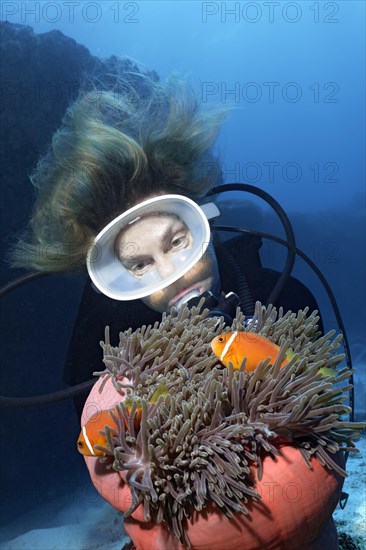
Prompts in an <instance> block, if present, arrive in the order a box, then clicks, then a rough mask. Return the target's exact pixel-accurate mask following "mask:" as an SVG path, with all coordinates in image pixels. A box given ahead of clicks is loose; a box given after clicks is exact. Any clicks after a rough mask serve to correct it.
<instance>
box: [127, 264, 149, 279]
mask: <svg viewBox="0 0 366 550" xmlns="http://www.w3.org/2000/svg"><path fill="white" fill-rule="evenodd" d="M150 265H151V264H150V262H148V261H144V262H139V263H138V264H135V265H133V266H132V267H131V268H130V271H131V272H132V273H133V274H134V275H136V276H139V275H143V274H144V273H145V272H146V271H147V270H148V269H149V267H150Z"/></svg>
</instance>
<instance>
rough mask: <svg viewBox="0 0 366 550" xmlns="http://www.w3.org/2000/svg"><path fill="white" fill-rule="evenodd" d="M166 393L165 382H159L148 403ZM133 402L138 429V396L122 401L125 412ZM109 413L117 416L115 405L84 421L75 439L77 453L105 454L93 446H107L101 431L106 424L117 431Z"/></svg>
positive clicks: (87, 454) (136, 427) (139, 411)
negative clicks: (76, 439)
mask: <svg viewBox="0 0 366 550" xmlns="http://www.w3.org/2000/svg"><path fill="white" fill-rule="evenodd" d="M167 393H168V390H167V387H166V386H165V384H164V383H161V384H159V386H158V387H157V389H156V390H155V392H154V393H153V395H152V396H151V399H150V401H149V404H154V403H156V402H157V401H158V399H159V397H160V396H161V395H163V396H164V397H165V396H166V394H167ZM134 403H136V416H135V419H134V425H135V429H136V430H138V428H139V426H140V424H141V417H142V408H141V406H139V405H141V402H140V398H139V397H128V398H127V399H126V400H125V401H124V405H125V407H126V411H127V413H129V412H130V411H131V409H132V406H133V404H134ZM111 413H112V414H115V416H117V412H116V407H114V408H113V409H108V410H104V411H99V412H98V413H96V414H94V415H93V416H92V417H91V418H90V419H89V420H88V422H86V424H85V425H84V426H83V427H82V429H81V432H80V435H79V438H78V441H77V448H78V451H79V453H81V454H82V455H84V456H98V457H100V456H106V453H104V452H103V451H102V450H101V449H95V446H96V445H97V446H100V447H107V438H106V435H105V433H103V432H104V430H105V427H106V426H109V427H110V428H111V429H112V430H114V431H115V432H116V433H117V431H118V427H117V425H116V423H115V421H114V420H113V417H112V414H111ZM125 427H126V428H128V426H127V423H126V421H125Z"/></svg>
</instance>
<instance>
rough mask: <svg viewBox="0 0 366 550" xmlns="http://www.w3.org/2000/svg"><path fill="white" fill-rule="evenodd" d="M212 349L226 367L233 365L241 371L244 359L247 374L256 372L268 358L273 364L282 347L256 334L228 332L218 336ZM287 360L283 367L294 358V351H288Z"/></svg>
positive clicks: (212, 344)
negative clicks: (245, 359) (261, 362)
mask: <svg viewBox="0 0 366 550" xmlns="http://www.w3.org/2000/svg"><path fill="white" fill-rule="evenodd" d="M211 347H212V350H213V352H214V354H215V355H216V357H217V358H218V359H219V360H220V361H221V363H223V364H224V365H225V367H228V366H229V363H232V365H233V368H234V369H239V368H240V365H241V364H242V361H243V359H244V357H246V358H247V361H246V367H245V370H246V372H252V371H254V370H255V369H256V368H257V366H258V363H259V362H260V361H264V360H265V359H267V358H268V357H269V358H270V359H271V363H272V364H273V363H274V361H275V360H276V358H277V356H278V354H279V351H280V347H279V346H277V345H276V344H274V343H273V342H271V341H270V340H268V339H267V338H265V337H264V336H261V335H260V334H256V333H254V332H240V331H238V330H237V331H235V332H226V333H224V334H220V335H219V336H216V338H214V339H213V340H212V342H211ZM286 355H287V358H286V359H285V360H284V361H283V363H282V365H281V367H283V366H284V365H285V364H286V363H287V362H288V361H289V360H290V359H291V357H293V355H294V353H293V351H292V350H287V352H286Z"/></svg>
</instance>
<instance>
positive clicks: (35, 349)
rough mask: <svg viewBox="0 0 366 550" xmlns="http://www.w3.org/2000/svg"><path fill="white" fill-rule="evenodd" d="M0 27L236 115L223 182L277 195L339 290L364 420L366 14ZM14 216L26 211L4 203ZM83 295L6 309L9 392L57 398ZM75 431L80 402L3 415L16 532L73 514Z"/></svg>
mask: <svg viewBox="0 0 366 550" xmlns="http://www.w3.org/2000/svg"><path fill="white" fill-rule="evenodd" d="M1 19H3V20H8V21H10V22H14V23H21V24H25V25H29V26H31V27H32V28H33V29H34V31H35V32H36V33H44V32H48V31H50V30H53V29H58V30H60V31H62V32H63V33H64V34H65V35H67V36H69V37H72V38H74V39H75V40H76V41H77V42H78V43H80V44H83V45H85V46H86V47H87V48H88V49H89V50H90V52H91V53H92V54H93V55H96V56H100V57H109V56H110V55H118V56H128V57H131V58H133V59H135V60H137V61H138V62H140V63H141V64H142V66H145V67H146V68H148V69H155V70H156V71H157V73H158V74H159V75H160V76H162V77H164V76H166V75H168V74H169V73H170V72H171V71H173V70H177V71H179V72H181V73H183V74H186V75H188V76H189V78H190V80H191V81H192V83H193V85H194V87H195V88H196V89H197V90H198V92H199V94H200V95H201V97H202V100H203V101H207V102H222V103H225V104H230V106H231V107H232V114H231V116H230V118H229V119H228V121H227V122H226V123H225V124H224V126H223V130H222V133H221V135H220V138H219V141H218V145H217V149H218V152H219V154H220V156H221V158H222V162H223V172H224V178H225V181H226V182H231V181H241V182H246V183H251V184H253V185H257V186H259V187H261V188H263V189H265V190H266V191H267V192H269V193H271V194H272V195H273V196H274V197H275V199H276V200H277V201H278V202H279V203H280V204H281V205H282V206H283V208H284V209H285V210H286V211H287V213H288V215H289V216H290V219H291V221H292V222H293V225H294V228H295V232H296V237H297V240H298V245H299V246H300V248H302V249H303V250H304V252H306V253H307V254H308V255H309V256H310V258H311V259H312V260H313V261H315V263H316V264H317V265H318V267H319V268H320V269H321V270H322V271H323V272H324V274H325V275H326V277H327V278H328V280H329V283H330V284H331V286H332V288H333V290H334V293H335V295H336V298H337V301H338V303H339V306H340V310H341V313H342V316H343V319H344V323H345V326H346V329H347V331H348V333H349V337H350V341H351V351H352V352H353V356H354V359H355V366H356V368H357V367H358V372H357V373H356V382H357V384H356V399H357V402H356V411H357V412H358V414H359V415H361V416H362V415H363V414H364V411H365V405H364V396H365V368H366V367H365V365H366V358H365V340H364V335H365V328H366V327H365V314H364V312H365V306H366V298H365V283H364V281H365V280H366V273H365V131H364V120H365V108H364V96H365V81H364V67H365V53H364V51H365V50H364V41H365V40H364V37H365V4H364V2H362V1H343V2H267V3H266V2H199V1H186V2H183V1H182V2H181V1H177V2H165V1H161V2H159V1H154V2H115V1H109V0H106V1H103V2H88V1H84V2H76V3H75V5H73V6H70V3H68V2H62V1H57V2H55V1H54V2H29V1H27V2H3V3H2V4H1ZM246 198H247V199H248V200H249V199H250V200H252V198H251V197H246ZM234 202H235V201H234V199H233V198H232V199H231V203H234ZM253 202H254V204H256V205H258V206H260V207H261V208H262V209H263V211H262V213H261V215H260V216H258V217H257V218H256V217H254V218H253V219H251V228H252V229H260V230H264V231H274V232H275V233H276V234H279V235H280V236H283V233H282V231H281V228H280V226H279V224H278V223H277V222H276V220H275V217H274V216H273V215H272V214H271V213H270V212H269V210H268V208H267V206H266V205H262V204H261V203H260V202H258V201H257V200H253ZM16 207H17V205H16V201H14V204H9V205H8V208H9V209H11V208H14V209H15V208H16ZM252 224H253V225H252ZM256 224H258V225H257V226H256ZM262 257H263V262H264V264H265V265H267V266H268V267H272V268H275V269H280V268H281V266H282V265H283V262H284V253H283V251H282V249H281V248H280V247H270V245H269V244H268V243H267V244H266V245H265V246H264V249H263V252H262ZM294 273H295V275H296V276H297V277H298V278H299V279H301V280H302V281H303V282H305V283H306V284H307V285H308V286H310V287H311V288H312V290H313V292H314V294H315V295H316V298H317V300H318V303H319V305H320V308H321V311H322V314H323V317H324V319H325V322H326V328H329V329H330V328H333V327H335V328H337V327H336V322H335V318H334V315H333V312H332V309H331V307H330V305H329V301H328V298H327V296H326V294H325V292H324V290H323V289H322V287H321V285H320V284H319V282H318V281H317V279H316V278H315V276H314V275H313V274H312V273H311V271H310V270H309V269H308V268H307V267H306V266H304V264H303V262H301V261H298V262H297V264H296V267H295V271H294ZM82 282H83V281H82V280H75V279H72V278H71V279H67V278H66V279H64V278H57V277H56V278H54V279H52V281H50V280H48V281H39V282H36V283H32V285H34V286H32V289H31V288H30V287H24V289H21V290H19V291H17V294H16V295H15V294H14V295H11V296H9V297H8V298H7V299H6V300H4V301H3V303H2V305H3V309H2V317H1V321H2V325H3V326H4V327H5V328H4V330H5V329H6V335H7V336H6V339H5V340H4V344H3V349H2V351H3V357H4V363H5V364H4V365H3V366H2V369H3V372H2V377H1V378H2V384H1V389H2V393H7V394H8V395H12V394H13V395H15V394H23V395H25V394H28V395H30V394H37V393H44V392H48V391H53V390H57V389H59V388H60V386H61V384H62V368H63V364H64V359H65V355H66V350H67V343H68V339H69V337H70V334H71V330H72V326H73V322H74V318H75V315H76V310H77V301H78V298H79V296H80V292H81V288H82ZM51 303H52V307H50V304H51ZM70 304H71V305H70ZM40 354H41V357H42V361H40V359H39V357H40ZM15 356H16V360H15ZM40 363H41V366H40ZM14 364H15V367H13V365H14ZM78 430H79V427H78V424H77V419H76V417H75V414H74V410H73V406H72V404H71V403H68V402H66V403H65V402H64V403H60V404H58V405H54V406H52V407H44V408H39V409H29V410H16V411H11V412H6V413H5V414H4V416H3V421H2V423H1V434H2V442H3V444H5V449H6V451H5V453H4V456H3V459H2V463H1V470H2V471H1V473H2V480H1V485H2V509H3V512H2V518H3V521H4V522H5V523H7V522H10V521H13V520H14V519H15V518H16V517H17V516H18V514H25V513H26V512H27V510H29V508H31V507H33V506H38V505H40V504H41V503H46V504H47V503H57V501H58V500H60V502H61V501H62V502H63V500H64V497H65V491H64V488H65V487H68V491H69V493H68V494H71V493H72V492H73V491H76V492H77V491H79V490H81V489H80V487H84V486H85V484H86V483H88V480H87V475H86V473H85V467H84V464H83V461H82V460H81V457H80V456H78V455H77V454H76V452H75V439H76V437H77V434H78ZM40 472H41V473H42V476H40V475H39V473H40ZM70 491H71V493H70ZM72 494H74V493H72ZM52 513H53V512H52V507H50V514H52ZM28 527H29V526H27V528H28ZM38 527H40V526H39V525H37V528H38ZM44 527H47V522H46V520H45V525H44ZM34 528H36V526H34ZM29 529H31V527H30V528H29ZM20 531H21V529H20V530H19V534H21V532H20ZM13 536H15V535H14V534H13ZM50 540H51V539H50ZM42 544H43V543H42ZM60 544H61V543H60ZM41 547H42V548H43V546H37V543H36V542H32V546H28V548H34V549H36V548H41ZM88 547H89V548H91V546H88ZM118 547H119V546H118V544H117V545H116V548H118ZM3 548H6V544H5V545H4V546H3ZM55 548H58V549H59V550H63V547H62V546H57V545H56V546H55Z"/></svg>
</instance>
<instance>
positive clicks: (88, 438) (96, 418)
mask: <svg viewBox="0 0 366 550" xmlns="http://www.w3.org/2000/svg"><path fill="white" fill-rule="evenodd" d="M114 411H115V409H110V410H106V411H100V412H98V413H96V414H94V415H93V416H92V417H91V418H90V419H89V420H88V422H87V423H86V424H85V425H84V426H83V427H82V429H81V432H80V435H79V439H78V442H77V447H78V451H79V453H81V454H82V455H85V456H105V453H104V452H103V451H101V450H100V449H95V448H94V447H95V445H100V446H101V447H107V438H106V436H105V434H104V433H100V432H101V431H102V430H104V429H105V427H106V426H109V427H110V428H112V429H113V430H117V426H116V423H115V422H114V420H113V418H112V416H111V414H110V413H111V412H114Z"/></svg>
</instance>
